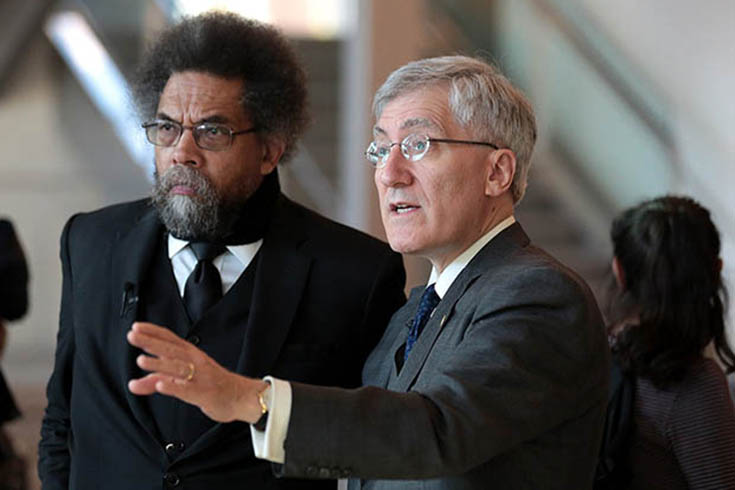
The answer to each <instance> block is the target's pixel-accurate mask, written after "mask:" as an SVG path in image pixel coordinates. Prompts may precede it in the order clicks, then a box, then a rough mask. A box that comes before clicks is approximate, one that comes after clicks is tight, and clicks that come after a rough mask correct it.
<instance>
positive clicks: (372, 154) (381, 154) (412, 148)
mask: <svg viewBox="0 0 735 490" xmlns="http://www.w3.org/2000/svg"><path fill="white" fill-rule="evenodd" d="M398 144H399V143H379V142H377V141H373V142H372V143H370V146H368V149H367V151H366V152H365V156H366V157H367V159H368V160H369V161H370V162H372V163H374V164H378V163H386V162H387V161H388V157H389V156H390V152H391V149H392V148H393V147H394V146H396V145H398ZM429 144H430V140H429V137H428V136H425V135H418V134H409V135H408V136H406V137H405V138H404V139H403V141H401V143H400V148H401V154H402V155H403V157H404V158H405V159H406V160H409V161H412V162H416V161H419V160H421V159H422V158H423V157H424V155H426V152H427V151H429Z"/></svg>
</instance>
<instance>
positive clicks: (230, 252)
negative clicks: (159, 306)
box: [168, 235, 263, 298]
mask: <svg viewBox="0 0 735 490" xmlns="http://www.w3.org/2000/svg"><path fill="white" fill-rule="evenodd" d="M261 245H263V240H262V239H261V240H258V241H257V242H253V243H246V244H244V245H228V246H227V251H226V252H225V253H223V254H221V255H219V256H217V257H215V258H214V260H212V265H214V266H215V267H216V268H217V270H218V271H219V275H220V277H221V278H222V294H223V295H224V294H227V291H229V290H230V288H231V287H232V285H233V284H235V282H236V281H237V279H238V278H239V277H240V275H242V273H243V272H244V271H245V269H247V267H248V265H250V262H252V261H253V258H254V257H255V254H257V253H258V250H260V246H261ZM168 258H169V259H170V260H171V268H173V270H174V277H176V284H177V285H178V287H179V294H180V295H181V297H182V298H183V297H184V287H185V286H186V280H187V279H188V278H189V275H190V274H191V273H192V271H193V270H194V267H196V265H197V258H196V255H194V251H193V250H192V249H191V247H189V242H188V241H186V240H179V239H178V238H175V237H174V236H172V235H169V236H168Z"/></svg>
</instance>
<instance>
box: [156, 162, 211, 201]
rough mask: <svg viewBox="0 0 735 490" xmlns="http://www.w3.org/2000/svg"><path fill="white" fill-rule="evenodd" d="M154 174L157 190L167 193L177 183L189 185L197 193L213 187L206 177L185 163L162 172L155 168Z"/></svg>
mask: <svg viewBox="0 0 735 490" xmlns="http://www.w3.org/2000/svg"><path fill="white" fill-rule="evenodd" d="M154 176H155V180H156V189H157V191H158V192H163V193H168V192H170V191H171V189H173V188H174V187H176V186H178V185H185V186H187V187H191V188H192V189H193V190H194V192H196V194H198V195H200V194H202V193H203V192H211V191H212V190H213V189H214V186H212V183H211V182H210V181H209V179H208V178H207V177H205V176H204V175H202V174H201V173H199V171H197V170H194V169H193V168H191V167H187V166H186V165H173V166H172V167H170V168H169V169H168V170H166V171H165V172H164V173H163V174H159V173H158V171H157V170H156V172H155V174H154Z"/></svg>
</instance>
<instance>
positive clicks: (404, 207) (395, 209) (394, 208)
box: [390, 204, 419, 214]
mask: <svg viewBox="0 0 735 490" xmlns="http://www.w3.org/2000/svg"><path fill="white" fill-rule="evenodd" d="M417 209H419V206H414V205H413V204H391V205H390V210H391V212H392V213H397V214H406V213H410V212H411V211H415V210H417Z"/></svg>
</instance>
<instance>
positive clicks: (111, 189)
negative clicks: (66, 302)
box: [0, 32, 147, 384]
mask: <svg viewBox="0 0 735 490" xmlns="http://www.w3.org/2000/svg"><path fill="white" fill-rule="evenodd" d="M26 53H28V55H27V56H26V57H25V58H23V59H22V61H21V62H20V64H19V66H17V67H16V70H15V72H14V74H13V76H12V78H11V81H10V82H11V83H10V84H9V86H7V87H6V90H4V91H3V92H2V94H0V144H1V147H2V157H0V216H4V217H9V218H11V219H12V221H13V222H14V223H15V225H16V228H17V231H18V233H19V235H20V239H21V241H22V244H23V246H24V248H25V251H26V254H27V256H28V260H29V265H30V269H31V290H30V301H31V305H30V312H29V314H28V315H27V316H26V318H24V319H23V320H22V321H20V322H17V323H15V324H12V325H11V326H10V328H9V330H10V334H9V342H8V345H7V347H6V352H5V356H4V359H3V366H4V369H5V373H6V375H7V377H8V378H9V379H10V380H11V382H13V383H14V384H15V383H23V382H37V381H40V380H43V379H45V378H46V377H47V376H48V374H49V373H50V369H51V365H52V362H53V349H54V347H55V344H56V331H57V329H58V310H59V299H60V288H61V268H60V264H59V260H58V255H59V253H58V249H59V247H58V243H59V235H60V233H61V229H62V227H63V225H64V223H65V221H66V220H67V219H68V218H69V216H71V215H72V214H73V213H75V212H79V211H83V210H91V209H95V208H98V207H100V206H103V205H105V204H108V203H112V202H115V201H120V200H124V199H131V198H134V197H140V196H142V195H144V194H145V192H146V187H147V183H146V178H145V176H144V175H143V174H144V172H142V171H141V170H140V169H139V167H137V166H135V165H134V164H133V163H132V162H131V161H130V160H128V158H127V156H126V154H125V153H124V151H123V149H122V147H120V145H119V144H118V143H117V142H116V140H115V138H114V135H113V133H112V130H111V129H109V128H108V127H107V125H106V123H105V122H104V121H103V120H102V118H101V117H100V116H99V115H98V113H97V112H96V110H95V109H94V108H93V107H92V105H91V103H90V102H89V100H88V99H87V98H86V96H85V95H84V94H83V93H82V91H81V88H80V87H78V86H77V85H76V82H75V81H74V80H73V79H72V78H71V76H70V75H69V74H68V71H67V69H66V68H65V67H64V66H63V64H62V62H61V61H60V60H59V59H58V58H57V56H56V54H55V53H54V51H53V48H51V46H50V45H49V44H48V42H47V41H46V40H45V38H44V37H43V35H42V34H41V33H40V32H39V33H38V35H37V36H36V37H35V39H34V40H33V42H32V43H30V45H29V46H27V50H26Z"/></svg>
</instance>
